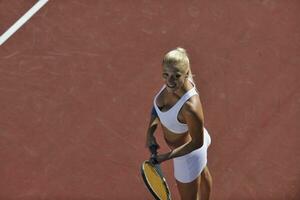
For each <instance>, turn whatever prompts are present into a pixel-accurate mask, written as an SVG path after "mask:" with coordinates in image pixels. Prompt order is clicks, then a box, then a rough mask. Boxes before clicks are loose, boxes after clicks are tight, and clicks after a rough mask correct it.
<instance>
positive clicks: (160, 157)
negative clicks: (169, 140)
mask: <svg viewBox="0 0 300 200" xmlns="http://www.w3.org/2000/svg"><path fill="white" fill-rule="evenodd" d="M169 159H170V153H164V154H159V155H157V156H156V160H157V162H158V164H160V163H162V162H164V161H166V160H169Z"/></svg>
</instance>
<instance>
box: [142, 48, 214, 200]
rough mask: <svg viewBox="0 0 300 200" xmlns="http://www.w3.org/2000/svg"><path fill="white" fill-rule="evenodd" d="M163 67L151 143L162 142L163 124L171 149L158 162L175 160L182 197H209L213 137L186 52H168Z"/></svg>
mask: <svg viewBox="0 0 300 200" xmlns="http://www.w3.org/2000/svg"><path fill="white" fill-rule="evenodd" d="M162 66H163V70H162V76H163V79H164V81H165V85H164V86H163V87H162V89H161V90H160V91H159V92H158V93H157V95H156V96H155V98H154V102H153V104H154V105H153V109H152V113H151V119H150V124H149V128H148V131H147V146H148V148H150V146H152V145H158V144H157V142H156V140H155V137H154V132H155V130H156V128H157V125H158V124H159V123H160V124H161V127H162V130H163V133H164V138H165V141H166V143H167V144H168V146H169V148H170V149H171V151H170V152H167V153H164V154H158V155H157V157H156V159H155V161H156V162H158V163H161V162H164V161H166V160H169V159H173V163H174V175H175V179H176V183H177V187H178V191H179V193H180V196H181V199H182V200H196V199H199V198H200V197H201V200H206V199H209V198H210V194H211V187H212V179H211V175H210V173H209V170H208V168H207V166H206V163H207V148H208V146H209V145H210V142H211V139H210V136H209V134H208V132H207V131H206V129H205V128H204V127H203V124H204V118H203V111H202V106H201V102H200V99H199V95H198V92H197V90H196V88H195V84H194V82H193V79H192V72H191V68H190V64H189V59H188V56H187V53H186V51H185V50H184V49H183V48H176V49H174V50H172V51H170V52H168V53H167V54H166V55H165V57H164V59H163V63H162Z"/></svg>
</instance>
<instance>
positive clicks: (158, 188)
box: [141, 161, 171, 200]
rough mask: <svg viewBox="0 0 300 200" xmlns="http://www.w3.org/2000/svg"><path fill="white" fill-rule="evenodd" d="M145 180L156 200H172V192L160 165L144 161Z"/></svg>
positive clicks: (142, 171) (142, 169)
mask: <svg viewBox="0 0 300 200" xmlns="http://www.w3.org/2000/svg"><path fill="white" fill-rule="evenodd" d="M141 174H142V177H143V180H144V182H145V184H146V186H147V188H148V190H149V191H150V192H151V194H152V195H153V196H154V197H155V199H156V200H171V195H170V190H169V187H168V185H167V182H166V179H165V178H164V177H163V175H162V173H161V171H160V168H159V165H153V164H152V163H151V162H149V161H144V162H143V164H142V167H141Z"/></svg>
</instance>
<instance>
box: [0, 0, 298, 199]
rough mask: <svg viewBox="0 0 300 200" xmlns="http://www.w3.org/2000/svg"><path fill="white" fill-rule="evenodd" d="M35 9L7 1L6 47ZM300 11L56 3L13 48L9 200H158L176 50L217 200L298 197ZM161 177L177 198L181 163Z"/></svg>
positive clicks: (266, 6) (7, 118) (7, 65)
mask: <svg viewBox="0 0 300 200" xmlns="http://www.w3.org/2000/svg"><path fill="white" fill-rule="evenodd" d="M36 3H37V1H36V0H1V1H0V35H2V34H3V33H4V32H5V31H6V30H7V29H8V28H9V27H11V26H12V25H13V24H14V23H15V22H16V21H17V20H18V19H19V18H20V17H22V15H23V14H25V13H26V12H27V11H28V10H29V9H31V8H32V7H33V6H34V5H35V4H36ZM299 9H300V2H299V1H297V0H291V1H277V0H274V1H272V0H253V1H246V0H236V1H209V0H199V1H190V2H189V3H187V2H185V1H170V0H167V1H149V0H144V1H137V0H136V1H135V0H132V1H117V0H110V1H108V0H103V1H100V0H89V1H85V0H76V1H75V0H64V1H55V0H49V1H48V2H47V3H46V4H45V5H43V6H42V7H41V8H40V9H39V10H38V11H37V12H36V13H35V14H34V15H33V16H32V17H31V18H30V19H29V20H28V21H27V22H26V23H25V24H24V25H23V26H22V27H21V28H20V29H18V30H17V31H16V32H15V33H14V34H12V35H11V36H10V37H9V38H8V39H7V40H6V41H5V42H4V43H3V44H2V45H1V46H0V93H1V94H0V109H1V112H0V163H1V164H0V177H1V178H0V200H2V199H3V200H15V199H18V200H35V199H45V200H46V199H47V200H48V199H49V200H53V199H55V200H67V199H69V200H98V199H99V200H100V199H112V200H127V199H128V200H129V199H134V200H135V199H149V200H150V199H152V196H151V194H150V193H149V192H148V190H147V189H146V187H145V185H144V183H143V180H142V177H141V175H140V165H141V163H142V162H143V161H144V160H145V159H147V158H148V156H149V153H148V151H147V149H146V148H145V135H146V128H147V125H148V120H149V114H150V111H151V107H152V100H153V97H154V95H155V94H156V92H157V91H158V90H159V89H160V87H161V85H162V84H163V80H162V78H161V61H162V57H163V55H164V54H165V53H166V52H167V51H169V50H170V49H173V48H175V47H177V46H182V47H184V48H186V49H187V51H188V53H189V56H190V59H191V67H192V71H193V73H194V74H195V77H194V80H195V82H196V84H197V88H198V89H199V91H200V97H201V101H202V104H203V108H204V115H205V127H206V128H207V129H208V130H209V132H210V135H211V137H212V144H211V146H210V148H209V152H208V165H209V168H210V171H211V173H212V176H213V180H214V186H213V187H214V190H213V197H212V199H214V200H235V199H241V200H243V199H245V200H248V199H255V200H267V199H274V200H277V199H278V200H279V199H289V200H296V199H299V198H300V193H299V191H300V190H299V189H300V172H299V164H300V151H299V144H300V137H299V130H300V124H299V122H298V121H299V119H300V81H299V74H300V68H299V65H300V59H299V58H300V55H299V52H300V26H299V22H300V12H299ZM157 135H158V137H159V138H158V140H159V143H160V144H161V146H163V147H162V151H166V150H167V149H166V146H165V145H164V142H163V138H162V135H161V132H158V133H157ZM161 167H162V170H163V172H164V175H165V177H166V180H167V181H168V185H169V187H170V191H171V193H172V197H173V198H174V199H178V197H179V196H178V192H177V189H176V185H175V180H174V177H173V172H172V162H170V161H168V162H166V163H163V164H162V166H161Z"/></svg>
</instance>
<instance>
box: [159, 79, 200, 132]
mask: <svg viewBox="0 0 300 200" xmlns="http://www.w3.org/2000/svg"><path fill="white" fill-rule="evenodd" d="M192 84H193V83H192ZM193 85H194V84H193ZM165 88H166V85H164V86H163V87H162V89H161V90H160V91H159V92H158V93H157V94H156V96H155V98H154V108H155V110H156V112H157V115H158V117H159V120H160V122H161V123H162V125H163V126H164V127H166V128H167V129H169V130H170V131H172V132H173V133H177V134H181V133H185V132H187V131H188V126H187V124H184V123H181V122H179V121H178V118H177V116H178V113H179V111H180V109H181V108H182V106H183V105H184V103H185V102H186V101H187V100H188V99H190V98H191V97H192V96H194V95H198V93H197V91H196V87H195V85H194V87H193V88H192V89H190V90H189V91H187V92H186V93H185V94H184V95H183V96H182V97H181V98H180V99H179V100H178V101H177V102H176V104H175V105H174V106H172V107H171V108H170V109H169V110H167V111H164V112H162V111H161V110H160V109H159V108H158V106H157V104H156V99H157V97H158V95H159V94H160V93H161V92H162V91H163V90H164V89H165Z"/></svg>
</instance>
